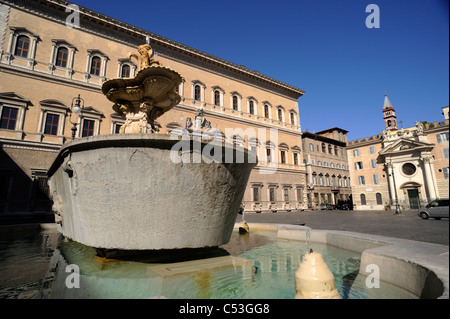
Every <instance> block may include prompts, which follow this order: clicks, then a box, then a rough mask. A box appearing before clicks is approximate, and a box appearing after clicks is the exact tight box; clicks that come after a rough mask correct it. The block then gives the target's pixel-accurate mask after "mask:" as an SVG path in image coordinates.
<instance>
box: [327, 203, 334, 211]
mask: <svg viewBox="0 0 450 319" xmlns="http://www.w3.org/2000/svg"><path fill="white" fill-rule="evenodd" d="M327 209H328V210H333V209H336V206H334V205H333V204H327Z"/></svg>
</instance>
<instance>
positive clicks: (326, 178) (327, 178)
mask: <svg viewBox="0 0 450 319" xmlns="http://www.w3.org/2000/svg"><path fill="white" fill-rule="evenodd" d="M325 181H326V183H327V186H330V185H331V184H330V177H329V176H327V177H325Z"/></svg>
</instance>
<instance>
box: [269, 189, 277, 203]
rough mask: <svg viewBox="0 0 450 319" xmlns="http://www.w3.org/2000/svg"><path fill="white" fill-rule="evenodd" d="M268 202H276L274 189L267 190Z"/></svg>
mask: <svg viewBox="0 0 450 319" xmlns="http://www.w3.org/2000/svg"><path fill="white" fill-rule="evenodd" d="M269 200H270V202H272V203H274V202H275V201H276V197H275V188H274V187H270V188H269Z"/></svg>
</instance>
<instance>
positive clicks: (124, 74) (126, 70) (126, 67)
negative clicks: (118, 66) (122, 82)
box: [120, 64, 131, 78]
mask: <svg viewBox="0 0 450 319" xmlns="http://www.w3.org/2000/svg"><path fill="white" fill-rule="evenodd" d="M130 70H131V69H130V66H129V65H127V64H124V65H123V66H122V72H121V74H120V76H121V77H122V78H129V77H130Z"/></svg>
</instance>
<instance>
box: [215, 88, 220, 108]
mask: <svg viewBox="0 0 450 319" xmlns="http://www.w3.org/2000/svg"><path fill="white" fill-rule="evenodd" d="M214 105H216V106H220V91H219V90H215V91H214Z"/></svg>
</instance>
